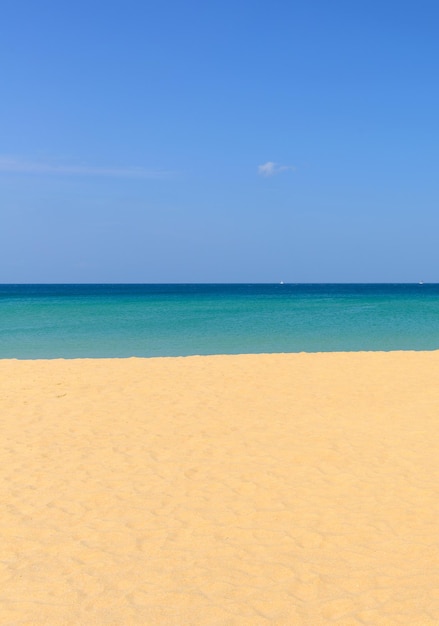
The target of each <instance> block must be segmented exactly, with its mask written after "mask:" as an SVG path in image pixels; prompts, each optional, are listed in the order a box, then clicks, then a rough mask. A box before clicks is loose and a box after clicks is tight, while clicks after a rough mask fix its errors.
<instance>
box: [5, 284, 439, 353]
mask: <svg viewBox="0 0 439 626" xmlns="http://www.w3.org/2000/svg"><path fill="white" fill-rule="evenodd" d="M438 348H439V285H437V284H424V285H417V284H395V285H387V284H386V285H383V284H380V285H372V284H367V285H346V284H343V285H337V284H335V285H303V284H299V285H295V284H287V285H280V284H272V285H261V284H256V285H236V284H233V285H216V284H215V285H193V284H191V285H108V284H105V285H0V358H27V359H35V358H57V357H64V358H75V357H129V356H143V357H149V356H185V355H190V354H238V353H260V352H302V351H303V352H319V351H357V350H434V349H438Z"/></svg>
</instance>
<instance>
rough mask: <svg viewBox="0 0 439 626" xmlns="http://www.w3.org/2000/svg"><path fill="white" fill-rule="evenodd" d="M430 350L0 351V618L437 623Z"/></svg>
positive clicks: (437, 415) (179, 624) (435, 394)
mask: <svg viewBox="0 0 439 626" xmlns="http://www.w3.org/2000/svg"><path fill="white" fill-rule="evenodd" d="M438 383H439V352H430V353H428V352H424V353H422V352H399V353H398V352H393V353H351V354H343V353H341V354H291V355H287V354H285V355H258V356H254V355H244V356H227V357H223V356H215V357H189V358H175V359H109V360H67V361H64V360H55V361H14V360H11V361H10V360H4V361H0V415H1V421H0V427H1V440H0V450H1V451H0V461H1V463H0V468H1V469H0V471H1V475H0V489H1V500H0V502H1V516H0V526H1V528H0V542H1V550H0V598H1V603H0V606H1V608H0V624H1V625H2V626H5V625H11V626H12V625H14V626H15V625H20V626H23V625H40V624H49V625H53V626H78V625H80V626H81V625H82V626H94V625H99V626H101V625H107V624H112V625H117V626H131V625H137V624H142V625H146V626H149V625H155V624H163V625H172V626H189V625H194V626H204V625H208V626H211V625H212V626H214V625H216V626H227V625H236V626H242V625H252V626H253V625H255V626H259V625H261V626H262V625H266V624H279V625H283V624H284V625H288V626H289V625H292V626H294V625H299V626H300V625H309V626H317V625H320V624H338V625H340V626H341V625H343V626H351V625H352V626H353V625H363V626H364V625H373V626H379V625H384V624H385V625H397V624H404V625H407V626H418V625H419V626H421V625H422V626H424V625H433V624H434V625H438V624H439V554H438V540H439V437H438V435H439V384H438Z"/></svg>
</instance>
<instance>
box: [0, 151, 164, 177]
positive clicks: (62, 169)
mask: <svg viewBox="0 0 439 626" xmlns="http://www.w3.org/2000/svg"><path fill="white" fill-rule="evenodd" d="M0 172H11V173H16V174H50V175H60V176H108V177H113V178H165V177H167V176H168V175H169V172H165V171H160V170H151V169H147V168H145V167H100V166H92V165H57V164H53V163H44V162H41V161H26V160H23V159H17V158H12V157H7V156H0Z"/></svg>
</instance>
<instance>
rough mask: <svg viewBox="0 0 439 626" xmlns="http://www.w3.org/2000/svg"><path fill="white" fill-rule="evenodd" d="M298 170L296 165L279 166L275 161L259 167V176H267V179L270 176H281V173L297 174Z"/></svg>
mask: <svg viewBox="0 0 439 626" xmlns="http://www.w3.org/2000/svg"><path fill="white" fill-rule="evenodd" d="M295 171H296V168H295V167H294V165H278V164H277V163H274V162H273V161H267V162H266V163H264V165H258V174H259V175H260V176H265V177H266V178H267V177H269V176H274V175H275V174H280V173H281V172H295Z"/></svg>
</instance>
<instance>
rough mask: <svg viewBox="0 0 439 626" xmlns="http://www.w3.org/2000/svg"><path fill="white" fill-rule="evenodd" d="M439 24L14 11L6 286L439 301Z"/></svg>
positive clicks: (408, 13) (1, 214) (164, 6)
mask: <svg viewBox="0 0 439 626" xmlns="http://www.w3.org/2000/svg"><path fill="white" fill-rule="evenodd" d="M438 21H439V4H438V3H437V2H433V1H431V2H430V1H425V0H420V1H418V2H416V3H415V2H407V1H404V0H402V1H401V0H400V1H396V0H380V1H377V0H369V1H368V2H361V1H360V2H352V0H349V1H348V0H333V1H331V2H328V0H310V1H309V2H303V1H302V2H294V1H292V0H290V1H287V0H277V1H276V0H274V1H272V2H270V3H268V2H257V1H252V2H250V1H239V0H234V1H233V2H232V1H229V0H224V1H222V2H201V1H198V2H195V1H192V0H189V1H186V2H176V1H171V2H162V3H157V2H144V1H140V0H131V1H130V0H127V1H124V2H114V1H111V0H110V1H106V2H103V1H102V2H97V1H94V0H87V2H85V1H83V0H77V1H76V2H74V3H60V2H54V0H52V1H50V2H48V1H44V0H41V1H40V2H33V1H32V2H31V1H29V0H23V1H20V0H16V1H14V2H12V1H11V0H7V1H6V2H5V3H4V4H3V5H2V23H1V26H0V51H1V59H2V79H1V98H0V219H1V228H0V282H3V283H10V282H276V281H279V280H284V281H285V282H287V281H288V282H290V281H291V282H375V281H376V282H411V281H418V280H421V279H422V280H424V281H434V282H439V263H438V261H439V253H438V249H439V246H438V244H437V238H438V235H437V233H438V232H439V211H438V199H439V176H438V162H439V159H438V156H439V137H438V134H439V133H438V111H439V87H438V81H437V74H438V59H439V49H438V48H439V44H438V37H437V24H438Z"/></svg>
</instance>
